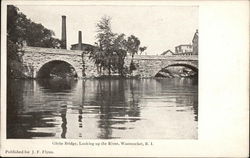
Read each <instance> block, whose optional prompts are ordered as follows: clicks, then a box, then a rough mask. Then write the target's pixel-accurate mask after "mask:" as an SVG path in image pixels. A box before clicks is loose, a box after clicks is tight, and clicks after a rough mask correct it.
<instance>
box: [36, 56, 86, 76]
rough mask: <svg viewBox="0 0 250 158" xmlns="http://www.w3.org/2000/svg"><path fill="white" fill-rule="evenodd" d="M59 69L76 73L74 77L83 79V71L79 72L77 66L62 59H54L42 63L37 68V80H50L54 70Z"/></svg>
mask: <svg viewBox="0 0 250 158" xmlns="http://www.w3.org/2000/svg"><path fill="white" fill-rule="evenodd" d="M55 67H57V68H59V69H60V67H61V68H62V69H63V68H64V71H66V72H74V74H73V76H74V77H77V78H78V77H81V74H82V73H81V70H78V69H77V67H76V66H74V63H72V62H70V61H66V60H62V59H53V60H48V61H45V62H43V63H41V64H40V65H39V66H38V67H37V68H36V74H35V78H49V77H50V74H51V73H52V71H53V69H54V68H55Z"/></svg>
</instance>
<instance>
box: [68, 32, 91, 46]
mask: <svg viewBox="0 0 250 158" xmlns="http://www.w3.org/2000/svg"><path fill="white" fill-rule="evenodd" d="M70 49H71V50H83V51H86V50H90V49H96V46H93V45H91V44H87V43H82V32H81V31H79V32H78V43H77V44H72V45H71V48H70Z"/></svg>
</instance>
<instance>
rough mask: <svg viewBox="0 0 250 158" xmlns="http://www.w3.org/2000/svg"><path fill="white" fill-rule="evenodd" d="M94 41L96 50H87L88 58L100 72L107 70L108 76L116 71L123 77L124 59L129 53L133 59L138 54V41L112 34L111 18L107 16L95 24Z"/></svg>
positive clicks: (122, 35)
mask: <svg viewBox="0 0 250 158" xmlns="http://www.w3.org/2000/svg"><path fill="white" fill-rule="evenodd" d="M96 39H97V42H96V45H97V49H92V50H88V52H90V58H92V59H93V60H94V61H95V64H96V65H97V66H98V67H99V68H100V71H101V70H102V69H104V70H105V69H108V72H109V75H111V72H112V71H113V72H115V71H118V73H119V74H120V75H121V76H123V75H124V71H125V67H124V60H125V57H126V56H127V54H128V53H129V54H130V55H132V58H133V57H134V55H135V54H137V53H138V50H139V46H140V40H139V39H138V38H137V37H136V36H134V35H131V36H129V37H128V38H126V35H125V34H117V33H113V32H112V30H111V18H110V17H107V16H104V17H102V18H101V20H100V21H99V22H98V23H97V36H96ZM132 62H133V61H132Z"/></svg>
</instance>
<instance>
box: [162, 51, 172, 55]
mask: <svg viewBox="0 0 250 158" xmlns="http://www.w3.org/2000/svg"><path fill="white" fill-rule="evenodd" d="M167 53H171V54H174V52H172V51H171V50H167V51H165V52H163V53H161V55H166V54H167Z"/></svg>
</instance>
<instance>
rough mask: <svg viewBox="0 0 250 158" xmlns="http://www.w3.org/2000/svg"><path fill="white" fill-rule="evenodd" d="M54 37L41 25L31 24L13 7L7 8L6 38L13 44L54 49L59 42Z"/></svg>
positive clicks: (52, 33)
mask: <svg viewBox="0 0 250 158" xmlns="http://www.w3.org/2000/svg"><path fill="white" fill-rule="evenodd" d="M52 36H54V32H53V31H51V30H49V29H47V28H45V27H44V26H43V25H42V24H37V23H35V22H32V21H31V20H30V19H28V18H27V17H26V15H24V14H23V13H21V12H19V9H18V8H17V7H15V6H13V5H8V7H7V38H8V39H9V40H11V41H12V42H14V43H21V42H22V41H26V43H27V45H28V46H34V47H46V48H56V47H60V44H61V41H60V40H59V39H57V38H54V37H52Z"/></svg>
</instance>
